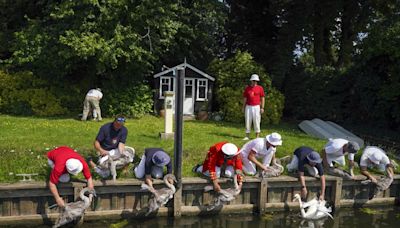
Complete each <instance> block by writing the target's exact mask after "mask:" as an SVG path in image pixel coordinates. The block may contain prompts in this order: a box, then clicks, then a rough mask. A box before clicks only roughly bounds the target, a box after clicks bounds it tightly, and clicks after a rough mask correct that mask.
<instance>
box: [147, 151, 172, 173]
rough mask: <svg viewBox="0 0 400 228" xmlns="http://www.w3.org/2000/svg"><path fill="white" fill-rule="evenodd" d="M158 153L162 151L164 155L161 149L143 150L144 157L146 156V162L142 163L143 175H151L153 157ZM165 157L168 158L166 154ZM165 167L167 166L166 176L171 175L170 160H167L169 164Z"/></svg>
mask: <svg viewBox="0 0 400 228" xmlns="http://www.w3.org/2000/svg"><path fill="white" fill-rule="evenodd" d="M158 151H162V152H164V153H165V151H164V150H163V149H161V148H146V149H144V155H145V156H146V161H145V163H144V174H145V175H150V174H151V167H153V165H155V164H154V162H153V156H154V154H155V153H156V152H158ZM165 154H167V153H165ZM167 156H168V154H167ZM166 166H167V174H170V173H172V161H171V159H170V160H169V163H168V164H167V165H166Z"/></svg>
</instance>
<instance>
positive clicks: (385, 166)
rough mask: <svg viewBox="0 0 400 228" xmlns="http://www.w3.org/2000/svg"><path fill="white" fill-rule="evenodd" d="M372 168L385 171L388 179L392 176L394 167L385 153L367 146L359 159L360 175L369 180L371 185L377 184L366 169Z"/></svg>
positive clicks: (374, 147) (377, 148)
mask: <svg viewBox="0 0 400 228" xmlns="http://www.w3.org/2000/svg"><path fill="white" fill-rule="evenodd" d="M373 167H377V168H378V169H379V171H381V172H385V171H386V173H387V176H388V177H390V178H393V176H394V171H393V168H394V166H393V164H392V162H391V161H390V159H389V157H388V156H387V155H386V153H385V151H383V150H382V149H381V148H379V147H376V146H367V147H366V148H365V149H364V151H363V154H362V156H361V159H360V168H361V174H363V175H364V176H366V177H368V179H371V181H372V182H373V183H377V180H376V178H375V177H373V176H372V175H371V174H370V173H369V172H368V171H367V168H373Z"/></svg>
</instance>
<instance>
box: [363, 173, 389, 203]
mask: <svg viewBox="0 0 400 228" xmlns="http://www.w3.org/2000/svg"><path fill="white" fill-rule="evenodd" d="M392 182H393V177H392V176H381V177H379V178H377V183H376V184H374V183H372V181H371V179H367V180H364V181H361V184H370V183H371V184H374V185H375V189H374V192H373V196H372V198H374V197H376V196H377V195H378V194H379V193H380V192H383V191H385V190H386V189H388V188H389V187H390V185H391V184H392ZM372 198H371V199H372Z"/></svg>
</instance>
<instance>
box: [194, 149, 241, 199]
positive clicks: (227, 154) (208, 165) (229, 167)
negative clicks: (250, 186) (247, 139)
mask: <svg viewBox="0 0 400 228" xmlns="http://www.w3.org/2000/svg"><path fill="white" fill-rule="evenodd" d="M193 171H194V172H198V173H203V174H204V175H206V176H208V177H210V179H211V181H212V183H213V185H214V191H216V192H219V191H220V190H221V186H220V185H219V183H218V178H219V177H221V176H225V177H233V175H238V176H237V177H238V178H237V180H238V185H239V188H241V187H242V178H243V176H242V175H243V172H242V159H241V157H240V156H239V149H238V148H237V146H236V145H235V144H233V143H228V142H219V143H216V144H215V145H213V146H211V147H210V149H209V150H208V153H207V158H206V160H205V161H204V163H203V165H196V166H195V167H194V168H193Z"/></svg>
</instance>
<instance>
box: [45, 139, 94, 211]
mask: <svg viewBox="0 0 400 228" xmlns="http://www.w3.org/2000/svg"><path fill="white" fill-rule="evenodd" d="M47 158H48V163H49V165H50V167H51V168H52V170H51V173H50V181H49V188H50V191H51V193H52V194H53V196H54V199H55V200H56V203H57V205H58V206H59V207H64V206H65V204H64V200H63V199H62V198H61V197H60V195H59V193H58V190H57V186H56V184H58V182H68V181H69V180H70V174H72V175H78V174H79V173H80V172H81V171H83V175H84V176H85V178H86V180H87V184H88V187H89V189H91V190H93V189H94V186H93V181H92V176H91V174H90V170H89V167H88V165H87V164H86V162H85V160H84V159H83V158H82V157H81V155H79V154H78V153H77V152H76V151H74V150H73V149H72V148H69V147H67V146H61V147H58V148H56V149H54V150H51V151H49V152H48V153H47Z"/></svg>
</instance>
